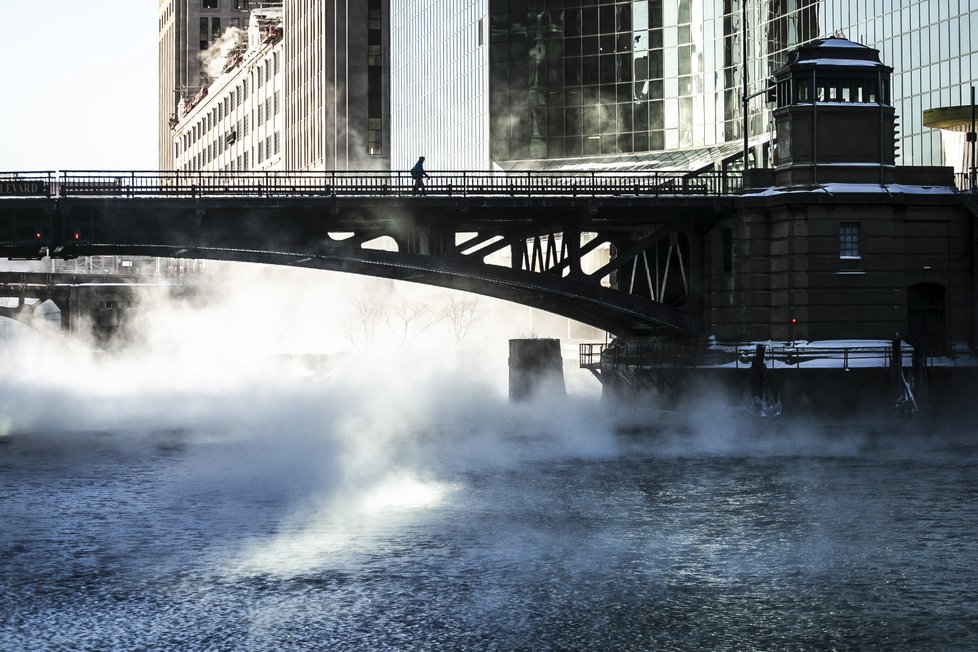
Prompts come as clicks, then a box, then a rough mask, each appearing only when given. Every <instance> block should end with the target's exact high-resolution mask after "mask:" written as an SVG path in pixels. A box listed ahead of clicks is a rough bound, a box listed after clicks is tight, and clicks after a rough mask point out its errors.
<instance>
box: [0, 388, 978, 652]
mask: <svg viewBox="0 0 978 652" xmlns="http://www.w3.org/2000/svg"><path fill="white" fill-rule="evenodd" d="M42 393H43V392H42ZM463 393H464V391H463ZM448 394H449V392H443V393H442V394H441V397H440V398H437V399H432V400H430V402H429V403H427V404H426V405H425V409H424V410H421V411H420V412H423V413H424V414H423V415H422V414H420V413H419V412H418V411H412V412H411V413H410V414H407V413H406V412H405V411H403V410H400V411H398V410H397V409H396V408H394V407H392V406H390V405H386V408H385V409H386V411H385V409H380V408H379V407H378V406H379V405H380V404H387V403H389V402H390V401H391V397H390V396H389V395H384V396H375V397H373V398H372V399H365V398H363V397H362V396H361V398H360V402H359V403H353V402H351V401H350V398H351V397H350V396H349V395H347V394H345V393H344V392H343V391H340V390H335V389H334V390H332V392H331V393H330V391H328V390H326V389H324V388H323V387H318V388H317V389H316V391H306V390H303V391H300V392H298V393H296V392H294V391H291V393H288V394H287V395H286V393H284V392H283V393H282V394H275V395H272V396H268V395H264V396H261V397H259V396H258V395H257V394H256V395H255V396H254V397H252V398H253V400H252V401H250V402H247V403H241V402H240V399H241V396H238V400H239V402H236V403H233V404H227V405H225V404H222V403H221V400H220V399H218V398H213V397H212V398H211V399H209V400H210V401H211V404H210V405H209V409H207V410H203V409H201V408H200V405H197V406H196V407H190V408H187V406H184V407H185V408H187V410H185V411H184V412H183V414H194V415H196V417H195V418H193V419H190V421H192V425H191V426H190V427H180V426H179V423H178V422H179V420H178V419H177V420H174V419H169V418H166V417H165V416H164V411H163V410H162V409H161V411H160V412H158V413H157V412H153V413H151V414H150V415H148V416H147V415H145V414H143V413H142V412H139V411H134V410H132V409H131V408H132V406H131V405H129V406H128V408H127V405H115V406H113V412H117V411H121V412H122V413H128V414H129V416H132V415H133V414H134V413H135V412H139V416H140V417H145V418H148V419H149V420H151V421H152V422H153V424H154V425H153V426H150V427H143V426H137V425H135V422H134V421H133V420H129V421H126V420H125V419H117V420H116V421H115V422H114V423H111V424H107V425H104V427H100V428H84V429H72V428H70V427H68V426H67V425H66V423H67V422H62V421H59V420H58V419H55V418H53V417H51V418H50V419H48V420H45V419H44V418H40V417H39V418H38V419H37V420H35V421H34V422H33V423H32V424H31V425H30V427H27V426H24V427H21V428H18V427H16V424H14V425H11V424H10V423H9V420H8V426H7V428H6V434H5V436H2V437H0V649H2V650H9V651H18V652H19V651H27V650H194V651H200V650H364V651H378V650H822V649H836V650H855V649H860V650H866V649H875V650H974V649H978V572H976V570H975V569H976V567H978V433H976V432H975V431H974V427H973V426H962V425H956V426H951V425H944V426H940V427H933V426H917V425H915V424H910V425H907V424H901V425H898V426H886V425H880V424H856V425H852V424H850V425H838V424H836V425H833V426H827V425H825V424H819V425H818V426H815V425H813V424H797V423H792V422H790V421H786V420H785V421H768V422H759V421H754V420H751V419H750V418H747V417H744V418H740V417H737V416H736V415H732V414H728V413H724V412H722V411H718V412H715V413H713V414H711V415H708V416H703V415H702V414H701V415H700V416H698V417H696V418H694V419H690V420H686V421H684V422H683V423H681V424H675V423H671V422H670V423H669V424H666V425H660V426H659V427H656V428H652V429H648V430H643V431H642V432H634V431H632V430H629V431H628V434H622V432H621V431H620V429H618V428H617V427H616V426H615V419H613V418H611V416H610V415H609V412H608V409H607V407H605V406H602V405H600V404H598V403H597V402H596V401H593V400H592V399H590V398H588V399H575V398H574V397H571V398H570V399H568V400H566V401H554V402H550V403H545V404H541V403H536V404H533V403H531V404H526V405H517V406H513V405H508V404H507V403H506V401H505V399H504V398H498V397H493V396H486V397H483V399H482V400H478V399H477V396H476V394H478V392H473V394H472V395H467V396H466V397H465V398H466V400H465V401H464V402H462V403H460V402H458V401H457V402H453V403H451V404H449V402H448V396H447V395H448ZM59 396H60V398H61V399H64V401H66V402H67V405H65V402H61V403H58V402H55V403H49V402H47V400H44V401H42V400H41V399H38V403H37V404H36V405H28V406H27V408H26V409H28V410H34V411H37V412H40V410H41V407H40V406H41V405H48V406H49V407H50V408H51V411H52V412H58V411H59V409H60V406H65V408H66V409H69V410H71V411H72V412H73V413H75V414H85V412H84V409H83V405H82V404H83V401H82V400H81V399H79V398H77V397H76V398H71V397H65V396H64V395H59ZM51 398H52V396H51V395H50V393H48V394H46V399H51ZM89 398H91V397H90V396H89ZM454 398H455V399H459V397H458V396H456V397H454ZM140 400H141V401H144V402H145V403H152V401H150V400H148V399H147V397H146V396H145V395H144V396H141V397H140ZM215 403H216V404H217V406H216V407H215V405H214V404H215ZM255 403H262V404H263V405H264V408H263V410H262V411H260V412H259V411H258V410H256V409H254V408H253V405H254V404H255ZM283 403H287V404H286V405H283ZM459 404H464V407H462V408H458V407H455V408H453V407H449V405H456V406H457V405H459ZM272 405H274V406H275V408H274V409H273V408H271V407H270V406H272ZM54 406H59V407H57V408H56V407H54ZM249 406H252V407H249ZM7 408H8V409H9V408H10V405H9V404H8V405H7ZM92 409H94V408H92V407H91V406H90V411H91V410H92ZM127 409H128V412H127ZM143 409H144V410H145V409H147V408H145V404H144V408H143ZM391 410H394V411H395V412H396V414H397V415H398V418H397V419H393V420H387V419H384V420H383V423H381V421H380V420H379V417H378V414H382V413H383V414H390V411H391ZM202 414H206V416H207V418H201V415H202ZM215 415H219V416H220V417H221V418H216V416H215ZM412 415H413V416H412ZM432 415H438V416H437V417H432ZM636 415H637V416H636ZM631 417H632V419H633V422H634V421H635V420H638V421H640V422H643V423H646V424H651V423H658V422H660V421H661V419H660V418H659V417H658V416H656V415H655V413H651V412H650V413H648V414H643V413H632V414H631ZM81 421H82V422H83V423H86V424H87V423H89V422H90V421H91V420H86V419H81ZM103 421H104V419H103ZM171 422H172V423H171ZM160 423H162V424H164V425H165V426H166V427H162V428H161V427H157V426H158V424H160ZM174 424H176V425H174Z"/></svg>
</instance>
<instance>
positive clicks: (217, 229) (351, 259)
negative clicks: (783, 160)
mask: <svg viewBox="0 0 978 652" xmlns="http://www.w3.org/2000/svg"><path fill="white" fill-rule="evenodd" d="M429 174H431V177H430V178H429V179H428V186H427V195H426V196H412V195H411V186H412V180H411V178H410V176H409V175H408V173H406V172H320V173H302V172H60V173H54V172H39V173H30V172H18V173H0V257H7V258H25V259H31V258H33V259H37V258H41V257H44V256H50V257H53V258H62V259H70V258H75V257H81V256H97V255H126V256H158V257H167V258H191V259H210V260H229V261H244V262H257V263H266V264H274V265H284V266H293V267H308V268H314V269H323V270H334V271H342V272H349V273H355V274H363V275H369V276H377V277H384V278H390V279H397V280H406V281H414V282H419V283H425V284H429V285H436V286H441V287H446V288H454V289H459V290H465V291H469V292H474V293H478V294H482V295H486V296H491V297H496V298H500V299H505V300H509V301H513V302H516V303H520V304H524V305H527V306H532V307H534V308H539V309H542V310H546V311H549V312H553V313H556V314H559V315H563V316H566V317H569V318H571V319H575V320H578V321H581V322H584V323H587V324H590V325H593V326H596V327H598V328H601V329H604V330H607V331H610V332H612V333H614V334H616V335H629V334H649V333H656V332H668V333H680V334H699V333H700V332H701V319H700V318H701V315H700V311H701V309H702V301H701V297H702V295H701V292H702V287H701V286H702V279H701V276H702V273H701V265H702V251H701V249H702V245H701V242H702V237H703V234H704V233H705V232H706V231H707V230H708V229H709V227H710V225H711V224H712V223H713V222H714V221H715V220H716V219H717V218H718V217H720V216H722V215H724V214H727V213H729V212H731V211H733V207H734V195H735V193H737V192H738V191H739V190H740V176H739V174H738V175H733V174H727V173H722V172H714V171H707V172H703V173H699V174H689V173H686V174H682V173H655V172H647V173H622V172H597V171H587V172H521V173H513V172H509V173H502V172H500V173H495V172H430V173H429Z"/></svg>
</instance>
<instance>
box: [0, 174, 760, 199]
mask: <svg viewBox="0 0 978 652" xmlns="http://www.w3.org/2000/svg"><path fill="white" fill-rule="evenodd" d="M741 189H742V179H741V175H740V173H733V172H722V171H707V172H700V173H696V174H693V173H689V172H597V171H595V172H538V171H524V172H515V171H509V172H496V171H486V172H479V171H471V170H459V171H432V172H429V173H428V177H427V178H426V179H424V194H425V195H429V196H439V197H468V196H474V197H485V196H490V197H491V196H499V197H535V196H564V197H567V196H569V197H596V196H602V197H608V196H650V195H651V196H659V195H700V196H702V195H714V196H715V195H730V194H737V193H739V192H740V191H741ZM413 194H415V189H414V179H413V178H412V177H411V173H410V172H408V171H327V172H289V171H264V172H255V171H240V172H213V171H207V172H204V171H199V172H181V171H172V172H160V171H124V172H119V171H107V170H71V171H60V172H55V171H44V172H0V196H5V197H24V196H30V197H210V196H232V197H290V196H297V197H309V196H311V197H324V196H325V197H338V196H357V197H371V196H378V197H404V196H411V195H413Z"/></svg>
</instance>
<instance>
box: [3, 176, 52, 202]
mask: <svg viewBox="0 0 978 652" xmlns="http://www.w3.org/2000/svg"><path fill="white" fill-rule="evenodd" d="M56 178H57V172H54V171H48V170H44V171H31V172H0V197H51V196H52V195H53V194H54V189H55V183H54V180H55V179H56Z"/></svg>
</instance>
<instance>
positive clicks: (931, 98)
mask: <svg viewBox="0 0 978 652" xmlns="http://www.w3.org/2000/svg"><path fill="white" fill-rule="evenodd" d="M819 12H820V20H821V21H822V23H823V25H826V26H828V27H833V26H837V27H838V28H839V29H842V30H843V31H844V32H845V34H846V36H848V37H849V38H850V39H852V40H855V41H859V42H861V43H865V44H866V45H869V46H871V47H874V48H877V49H878V50H879V51H880V55H881V57H882V58H883V60H884V61H887V62H888V63H889V65H891V66H893V100H894V106H895V108H896V113H897V118H898V120H899V146H900V151H899V157H900V158H899V162H900V164H903V165H953V166H955V167H956V168H960V167H961V164H962V162H961V158H960V150H961V149H962V148H961V147H960V145H961V142H960V141H962V139H963V134H959V135H958V136H956V137H951V138H948V135H947V134H945V135H944V138H946V139H948V142H947V143H942V134H941V132H940V130H938V129H933V128H930V127H927V126H925V125H924V119H923V114H924V111H926V110H928V109H936V108H939V107H946V106H954V105H964V104H968V103H970V97H969V95H970V86H971V85H972V84H974V83H975V77H976V74H978V3H975V2H973V1H972V0H906V1H904V2H892V3H879V2H871V1H867V0H858V1H851V0H850V1H844V0H823V2H822V5H821V7H820V9H819Z"/></svg>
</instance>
